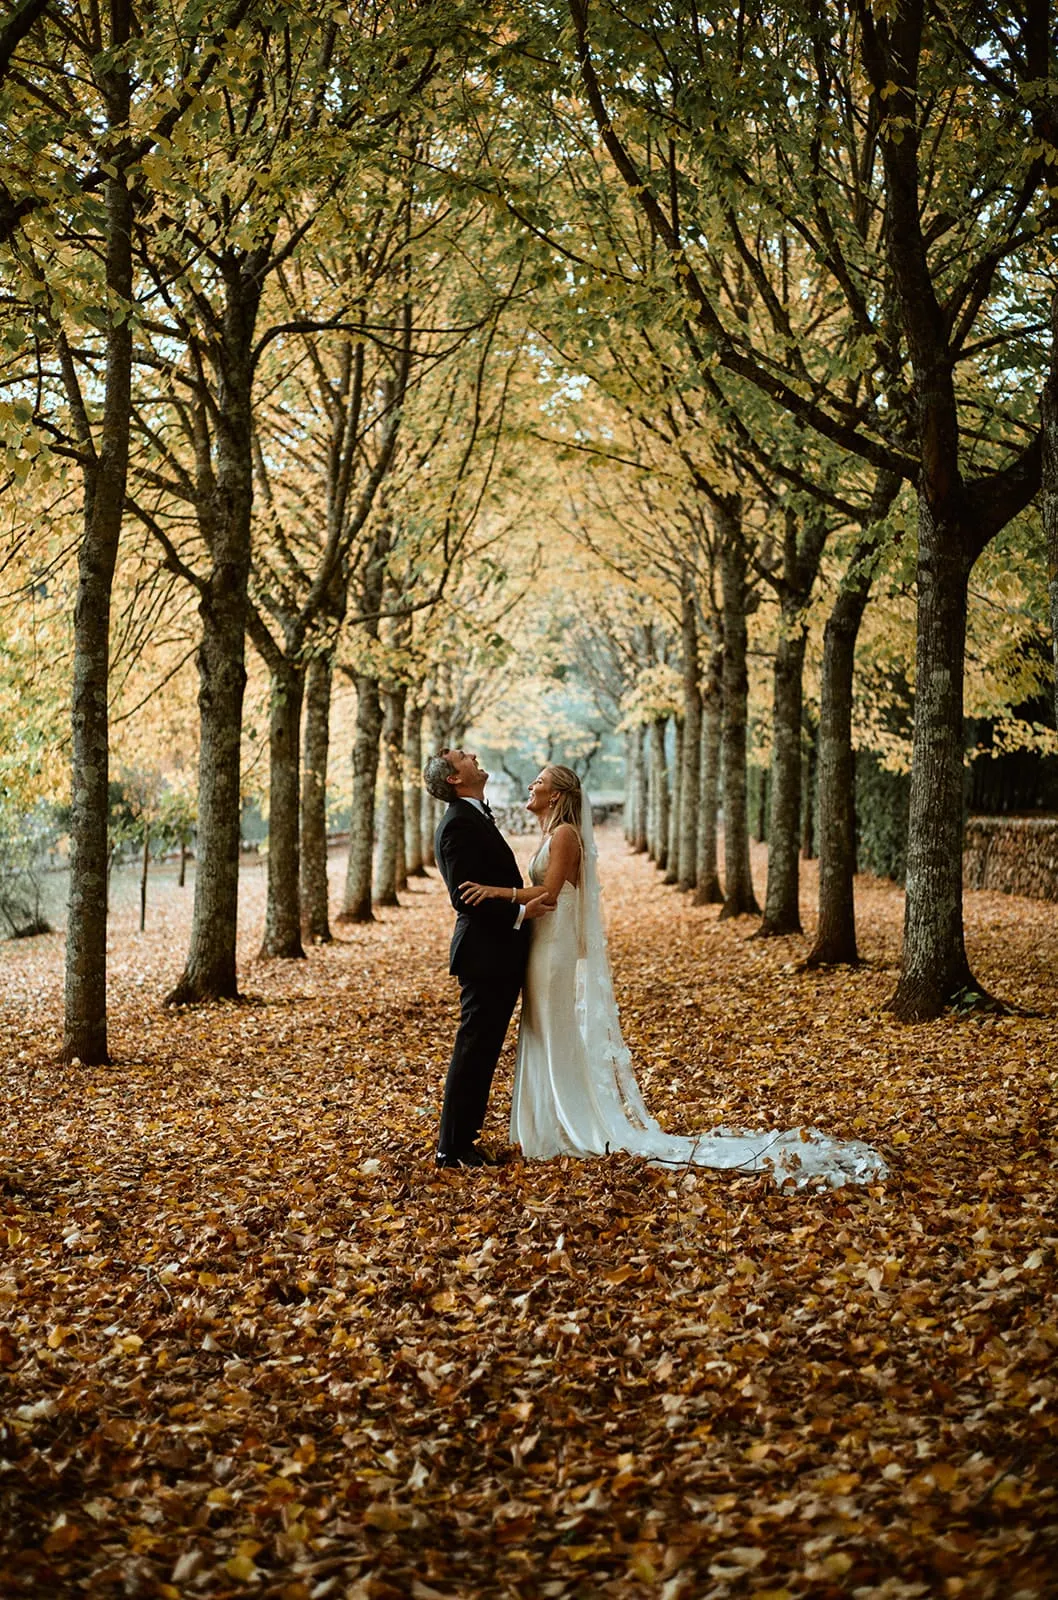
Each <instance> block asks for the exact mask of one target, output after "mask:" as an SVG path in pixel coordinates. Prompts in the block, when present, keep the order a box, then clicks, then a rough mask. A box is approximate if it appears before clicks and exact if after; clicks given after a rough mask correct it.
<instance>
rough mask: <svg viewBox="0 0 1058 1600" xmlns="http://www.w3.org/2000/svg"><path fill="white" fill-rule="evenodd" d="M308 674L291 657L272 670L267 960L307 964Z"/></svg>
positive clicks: (264, 949) (264, 948) (263, 949)
mask: <svg viewBox="0 0 1058 1600" xmlns="http://www.w3.org/2000/svg"><path fill="white" fill-rule="evenodd" d="M304 693H305V672H304V669H303V668H302V667H300V666H292V665H291V664H290V662H289V660H287V658H286V657H281V658H280V660H279V661H277V662H276V664H275V667H274V669H273V672H272V696H271V705H270V708H269V727H268V754H269V763H270V765H269V775H268V898H267V902H266V906H265V931H264V940H263V942H262V945H261V955H262V957H268V956H278V957H280V958H282V959H284V960H304V958H305V949H304V946H303V945H302V943H301V850H300V842H299V839H298V830H299V821H300V817H299V812H300V799H301V794H300V790H301V702H302V699H303V696H304Z"/></svg>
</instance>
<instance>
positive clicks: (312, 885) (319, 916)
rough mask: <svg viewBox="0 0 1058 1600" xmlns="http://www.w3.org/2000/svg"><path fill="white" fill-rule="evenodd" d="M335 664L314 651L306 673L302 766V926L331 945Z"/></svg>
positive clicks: (314, 941)
mask: <svg viewBox="0 0 1058 1600" xmlns="http://www.w3.org/2000/svg"><path fill="white" fill-rule="evenodd" d="M333 672H334V668H333V664H332V661H331V656H330V654H329V652H328V653H324V654H322V655H314V656H313V657H312V659H311V660H310V662H309V667H308V672H307V674H306V677H305V736H304V738H305V743H304V752H303V762H302V770H301V929H302V934H303V935H304V937H305V938H306V939H308V940H309V941H310V942H311V943H312V944H330V942H331V938H332V934H331V921H330V893H329V886H328V882H327V762H328V758H329V755H330V741H331V686H332V681H333Z"/></svg>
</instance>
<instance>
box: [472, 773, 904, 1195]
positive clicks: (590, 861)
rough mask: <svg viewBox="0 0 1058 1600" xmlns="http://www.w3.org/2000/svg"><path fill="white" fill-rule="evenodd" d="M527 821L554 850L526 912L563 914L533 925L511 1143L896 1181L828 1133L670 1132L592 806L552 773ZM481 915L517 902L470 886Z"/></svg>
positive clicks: (574, 784) (858, 1146)
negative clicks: (486, 908)
mask: <svg viewBox="0 0 1058 1600" xmlns="http://www.w3.org/2000/svg"><path fill="white" fill-rule="evenodd" d="M526 809H527V810H529V811H531V812H532V814H533V815H534V816H535V817H536V819H537V822H538V823H539V825H540V829H541V833H542V835H543V839H542V842H541V845H540V848H539V849H538V850H537V852H536V854H535V855H534V856H533V858H532V860H531V862H530V863H529V877H530V880H531V881H530V884H529V887H528V888H524V889H520V890H519V891H518V899H519V901H520V902H521V903H522V904H527V903H528V902H529V901H530V900H532V899H535V898H536V897H538V896H540V895H546V896H547V898H548V899H549V900H551V901H553V902H554V905H555V909H554V910H553V911H552V912H551V913H550V915H548V916H546V917H542V918H540V919H539V920H537V921H534V922H533V926H532V943H531V945H530V951H529V963H528V968H527V971H526V977H525V989H524V993H523V997H522V1014H521V1022H520V1024H519V1028H518V1049H517V1057H516V1063H515V1072H514V1098H513V1104H512V1108H511V1142H512V1143H514V1144H520V1145H521V1147H522V1151H523V1153H524V1154H525V1155H526V1156H530V1157H539V1158H547V1157H549V1156H557V1155H575V1156H585V1155H605V1154H608V1153H609V1152H611V1151H618V1150H621V1151H628V1152H630V1153H632V1154H633V1155H641V1156H645V1157H646V1158H647V1159H648V1160H649V1161H652V1162H655V1163H660V1164H663V1165H674V1166H689V1165H693V1166H702V1167H719V1168H726V1169H732V1168H737V1169H739V1170H741V1171H743V1172H762V1171H768V1170H770V1171H773V1172H774V1174H775V1176H776V1178H777V1180H778V1181H779V1182H783V1181H785V1180H787V1179H789V1180H792V1181H793V1182H794V1183H795V1184H798V1185H801V1184H804V1183H806V1182H808V1181H809V1180H810V1179H812V1178H817V1177H821V1178H824V1179H826V1180H827V1181H828V1182H829V1183H831V1184H832V1185H834V1186H835V1187H838V1186H840V1185H842V1184H844V1183H849V1182H854V1183H869V1182H874V1181H877V1180H878V1179H880V1178H883V1177H885V1175H886V1168H885V1164H884V1162H883V1161H882V1158H881V1156H880V1155H879V1154H878V1152H877V1151H876V1150H874V1149H872V1148H871V1146H870V1145H867V1144H862V1143H860V1142H859V1141H856V1140H839V1139H831V1138H829V1137H828V1136H827V1135H826V1134H823V1133H820V1132H819V1130H818V1129H816V1128H793V1129H789V1130H787V1131H785V1132H780V1131H777V1130H773V1131H771V1132H764V1133H746V1132H741V1131H732V1130H729V1129H726V1128H714V1129H713V1130H712V1131H710V1132H708V1133H702V1134H698V1135H686V1134H671V1133H666V1132H665V1131H664V1130H663V1129H662V1128H661V1127H660V1126H659V1124H658V1123H657V1122H656V1121H655V1120H654V1118H653V1117H652V1116H651V1115H650V1113H649V1112H648V1111H647V1109H646V1106H645V1105H644V1103H643V1099H642V1096H641V1095H640V1092H639V1087H638V1085H637V1083H636V1080H635V1075H634V1073H633V1071H632V1065H631V1058H630V1056H629V1053H628V1049H627V1047H626V1045H625V1043H624V1040H623V1039H622V1037H621V1027H620V1023H619V1021H618V1017H617V1004H616V1001H615V999H614V992H613V981H612V978H611V975H610V960H609V956H608V954H607V947H606V934H605V931H604V928H603V921H602V903H601V896H600V892H599V872H598V860H597V854H596V850H595V843H594V837H593V832H592V819H591V805H590V803H589V802H588V800H587V798H586V797H585V795H584V794H583V791H582V790H581V786H580V780H579V779H578V777H577V775H576V773H575V772H573V771H571V769H570V768H569V767H562V766H547V767H544V769H543V771H542V772H541V773H540V774H539V776H538V777H537V778H535V779H534V780H533V782H532V783H531V784H530V785H529V801H528V805H527V808H526ZM460 892H461V894H462V896H463V899H464V900H466V901H467V902H468V903H469V904H470V905H478V904H480V903H481V901H483V900H489V899H495V898H503V899H510V897H511V890H510V889H509V888H495V887H491V886H489V885H487V884H479V883H473V882H467V883H463V884H461V885H460Z"/></svg>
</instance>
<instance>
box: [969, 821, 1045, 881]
mask: <svg viewBox="0 0 1058 1600" xmlns="http://www.w3.org/2000/svg"><path fill="white" fill-rule="evenodd" d="M962 876H963V884H964V886H965V887H966V888H967V889H998V890H1000V891H1001V892H1002V893H1003V894H1023V895H1026V896H1028V897H1029V898H1030V899H1032V900H1058V817H1053V816H1052V817H971V818H970V819H969V821H968V822H967V824H966V840H965V844H964V846H963V858H962Z"/></svg>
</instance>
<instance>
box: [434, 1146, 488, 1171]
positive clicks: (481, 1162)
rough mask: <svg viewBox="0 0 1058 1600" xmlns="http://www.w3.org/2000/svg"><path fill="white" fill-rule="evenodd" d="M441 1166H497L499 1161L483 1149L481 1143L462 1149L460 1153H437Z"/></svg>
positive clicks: (438, 1162)
mask: <svg viewBox="0 0 1058 1600" xmlns="http://www.w3.org/2000/svg"><path fill="white" fill-rule="evenodd" d="M437 1165H438V1166H439V1167H495V1166H498V1165H499V1163H498V1162H497V1160H496V1157H495V1156H490V1155H489V1153H488V1151H487V1150H482V1148H481V1146H480V1145H476V1144H472V1145H471V1146H470V1147H469V1149H467V1150H460V1152H459V1154H458V1155H452V1156H449V1155H442V1154H441V1153H440V1151H439V1152H438V1155H437Z"/></svg>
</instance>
